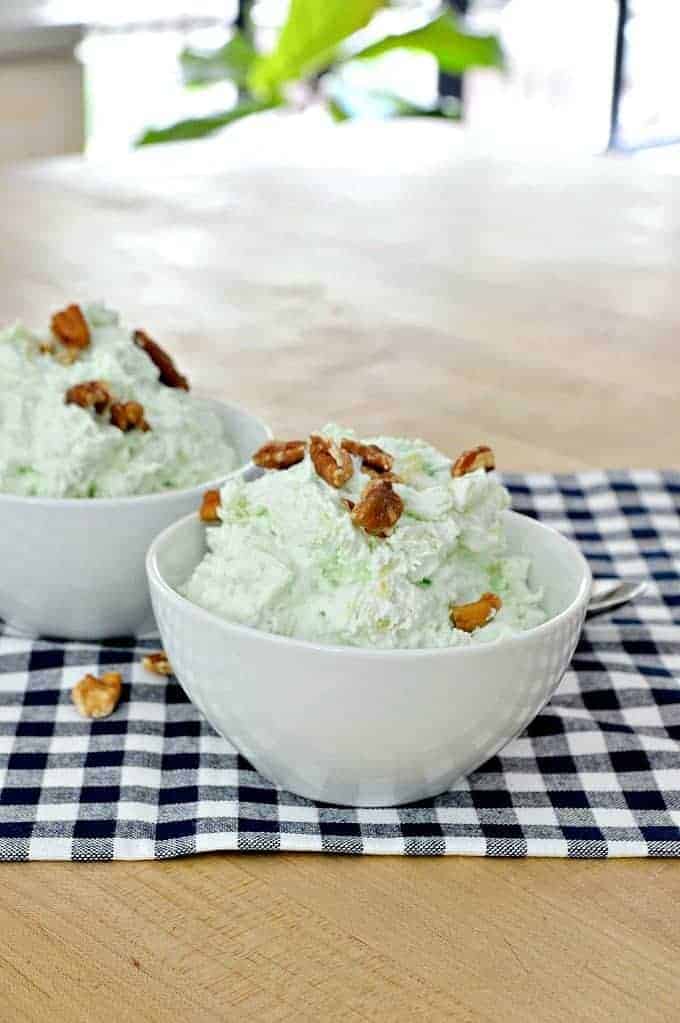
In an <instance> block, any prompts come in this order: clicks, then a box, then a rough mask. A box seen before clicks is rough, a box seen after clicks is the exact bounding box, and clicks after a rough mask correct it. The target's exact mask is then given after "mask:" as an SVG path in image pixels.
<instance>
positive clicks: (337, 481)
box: [309, 433, 354, 489]
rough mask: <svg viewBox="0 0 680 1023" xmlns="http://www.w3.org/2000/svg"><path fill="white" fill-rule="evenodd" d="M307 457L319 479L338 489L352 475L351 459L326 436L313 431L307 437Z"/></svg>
mask: <svg viewBox="0 0 680 1023" xmlns="http://www.w3.org/2000/svg"><path fill="white" fill-rule="evenodd" d="M309 457H310V458H311V459H312V464H313V465H314V468H315V469H316V471H317V473H318V474H319V476H320V477H321V479H323V480H325V481H326V483H328V484H329V486H331V487H335V488H336V489H338V488H339V487H342V486H343V485H344V484H345V483H346V482H347V480H349V479H351V478H352V476H353V475H354V466H353V465H352V459H351V458H350V456H349V454H348V453H347V451H343V449H342V448H339V447H338V446H337V444H335V443H334V442H333V441H332V440H330V439H329V438H328V437H322V436H321V435H320V434H318V433H313V434H312V436H311V437H310V438H309Z"/></svg>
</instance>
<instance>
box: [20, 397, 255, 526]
mask: <svg viewBox="0 0 680 1023" xmlns="http://www.w3.org/2000/svg"><path fill="white" fill-rule="evenodd" d="M190 397H191V400H192V401H197V402H201V403H202V404H205V405H213V406H218V407H221V408H227V409H229V410H230V411H231V412H236V413H238V414H239V415H241V416H243V417H244V419H250V420H251V422H253V423H256V424H257V425H258V426H260V427H261V428H262V430H263V432H264V435H265V437H266V438H267V440H272V438H273V436H274V434H273V433H272V428H271V426H270V425H269V423H266V422H265V421H264V419H261V418H260V417H259V416H256V415H254V413H252V412H250V411H249V410H248V409H247V408H244V407H243V406H242V405H237V404H236V403H235V402H233V401H223V400H222V399H221V398H211V397H210V396H209V395H193V394H191V395H190ZM251 468H254V465H253V462H252V459H248V461H247V462H242V463H241V464H240V465H235V466H234V467H233V469H229V471H228V472H226V473H222V474H221V475H219V476H213V477H212V478H211V479H207V480H204V481H203V482H201V483H194V485H193V486H191V487H182V489H181V490H179V489H176V490H155V491H152V493H150V494H121V496H120V497H40V496H39V495H28V494H8V493H3V492H1V491H0V503H2V502H4V503H7V504H24V503H28V504H31V505H35V506H38V505H41V504H42V505H44V506H45V507H46V508H69V507H71V508H80V509H82V508H95V507H96V508H102V509H106V508H113V507H116V508H118V507H120V506H126V505H137V504H140V503H142V502H147V503H149V502H153V503H155V504H161V503H162V502H164V501H168V502H169V501H172V500H173V499H175V498H181V497H189V496H191V495H192V494H197V493H201V491H203V490H210V489H211V487H221V486H222V485H223V484H224V483H225V482H226V481H227V480H228V479H230V478H231V477H232V476H234V475H236V473H241V472H247V471H248V470H249V469H251Z"/></svg>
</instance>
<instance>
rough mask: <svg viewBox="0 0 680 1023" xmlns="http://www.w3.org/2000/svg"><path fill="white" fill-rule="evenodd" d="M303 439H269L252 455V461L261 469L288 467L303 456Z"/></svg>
mask: <svg viewBox="0 0 680 1023" xmlns="http://www.w3.org/2000/svg"><path fill="white" fill-rule="evenodd" d="M306 446H307V445H306V443H305V441H303V440H270V441H267V443H266V444H263V445H262V447H261V448H258V450H257V451H256V452H255V454H254V455H253V462H254V463H255V465H259V466H260V468H261V469H290V467H291V465H297V463H298V462H301V461H302V459H303V458H304V457H305V448H306Z"/></svg>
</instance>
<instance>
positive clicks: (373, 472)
mask: <svg viewBox="0 0 680 1023" xmlns="http://www.w3.org/2000/svg"><path fill="white" fill-rule="evenodd" d="M361 471H362V473H364V475H365V476H370V477H371V479H372V480H386V481H387V482H388V483H403V482H404V481H403V479H402V478H401V476H397V474H396V472H378V470H377V469H371V468H370V467H369V466H367V465H362V467H361Z"/></svg>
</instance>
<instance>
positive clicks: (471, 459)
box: [451, 444, 496, 476]
mask: <svg viewBox="0 0 680 1023" xmlns="http://www.w3.org/2000/svg"><path fill="white" fill-rule="evenodd" d="M495 468H496V459H495V457H494V453H493V451H492V450H491V448H489V447H487V446H486V444H480V445H479V447H476V448H471V449H470V450H469V451H464V452H463V454H462V455H459V456H458V458H457V459H456V461H455V462H454V463H453V465H452V466H451V475H452V476H467V474H468V473H469V472H474V471H475V469H486V471H487V472H491V470H492V469H495Z"/></svg>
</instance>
